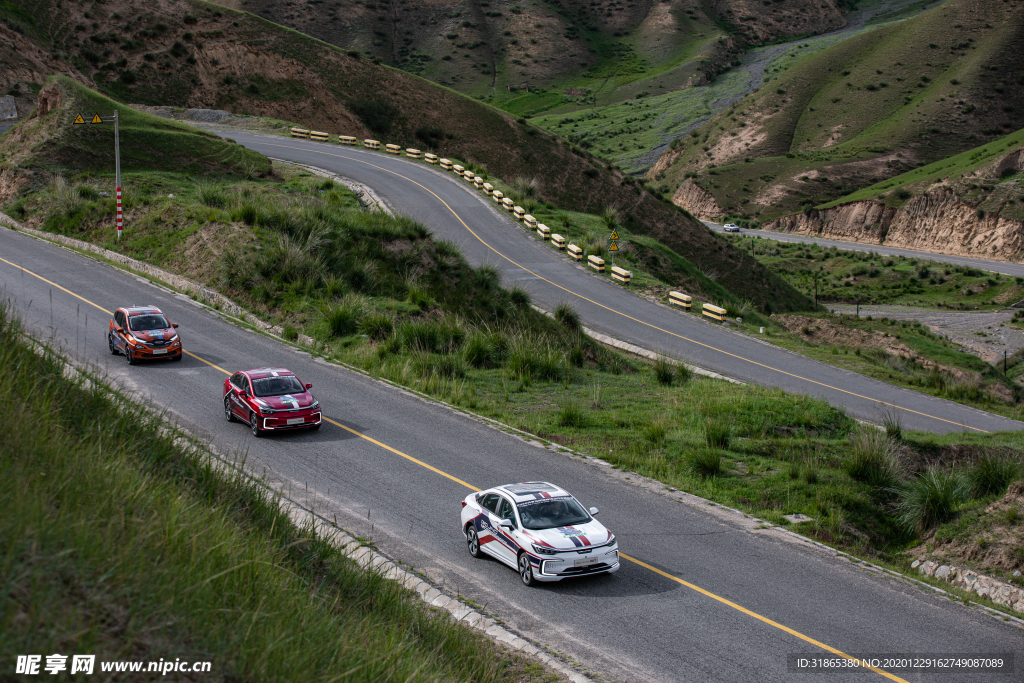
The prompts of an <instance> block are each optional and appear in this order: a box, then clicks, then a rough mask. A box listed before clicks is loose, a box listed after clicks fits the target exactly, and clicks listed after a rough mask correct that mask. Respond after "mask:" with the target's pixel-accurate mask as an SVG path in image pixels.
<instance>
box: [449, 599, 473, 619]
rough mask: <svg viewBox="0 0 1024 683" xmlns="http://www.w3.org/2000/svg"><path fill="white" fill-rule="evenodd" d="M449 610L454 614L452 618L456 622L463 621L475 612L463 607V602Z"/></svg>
mask: <svg viewBox="0 0 1024 683" xmlns="http://www.w3.org/2000/svg"><path fill="white" fill-rule="evenodd" d="M448 608H449V611H450V612H451V613H452V616H453V617H455V621H462V619H463V618H464V617H465V616H466V615H467V614H469V613H470V612H472V611H473V610H471V609H470V608H468V607H466V606H465V605H463V604H462V603H461V602H460V603H457V604H454V605H449V606H448Z"/></svg>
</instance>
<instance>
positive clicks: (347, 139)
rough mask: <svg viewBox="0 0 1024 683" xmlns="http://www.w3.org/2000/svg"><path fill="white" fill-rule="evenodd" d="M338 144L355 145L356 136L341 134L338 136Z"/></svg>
mask: <svg viewBox="0 0 1024 683" xmlns="http://www.w3.org/2000/svg"><path fill="white" fill-rule="evenodd" d="M338 144H339V145H354V144H356V139H355V138H354V137H352V136H351V135H339V136H338Z"/></svg>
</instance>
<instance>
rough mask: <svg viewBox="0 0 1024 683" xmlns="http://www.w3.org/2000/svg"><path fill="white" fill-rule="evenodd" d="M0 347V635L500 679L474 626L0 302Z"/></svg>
mask: <svg viewBox="0 0 1024 683" xmlns="http://www.w3.org/2000/svg"><path fill="white" fill-rule="evenodd" d="M4 312H5V311H4ZM0 362H2V363H3V366H4V367H5V368H6V371H5V372H4V373H3V375H2V376H0V400H2V401H3V402H4V404H5V405H7V406H8V413H7V417H8V419H7V420H4V421H3V422H2V423H0V443H3V448H0V467H2V470H3V472H4V476H3V477H2V478H0V498H2V499H3V500H4V501H5V508H6V509H5V513H4V514H3V515H0V539H3V541H2V542H0V575H2V576H4V577H5V585H4V594H5V599H4V600H3V601H0V649H2V650H3V651H4V652H29V653H31V652H46V653H50V652H63V653H68V652H83V651H84V652H89V653H93V654H96V655H97V656H98V658H99V659H100V660H101V661H102V660H118V659H125V658H126V657H128V658H130V659H148V660H150V661H155V660H157V659H159V658H161V657H162V658H164V659H169V660H173V659H174V658H176V657H179V658H182V659H188V660H211V661H212V662H213V663H214V664H213V666H214V671H215V677H216V678H219V679H224V680H229V679H230V680H251V681H297V680H302V681H328V680H338V676H339V674H342V673H344V674H345V680H347V681H365V682H367V683H369V682H371V681H373V682H377V681H384V680H390V681H422V682H431V683H432V682H434V681H436V682H438V683H441V682H442V681H452V680H460V681H462V680H473V681H488V682H490V681H500V680H506V679H507V680H511V676H509V675H506V674H505V673H503V669H504V665H503V664H502V663H501V661H500V660H501V658H498V657H495V656H494V653H493V648H492V646H491V645H490V644H489V643H487V642H486V641H485V640H484V639H483V638H482V637H481V636H479V635H477V634H476V633H474V632H472V631H471V630H469V629H468V628H465V627H461V626H458V625H457V624H455V623H453V622H451V621H450V620H448V619H446V618H443V617H437V616H434V615H433V614H431V612H430V611H429V610H428V609H427V608H425V607H424V606H423V604H422V603H421V602H420V601H419V599H418V598H417V597H416V596H414V595H412V594H411V593H410V592H409V591H407V590H405V589H403V588H401V587H399V586H398V585H397V584H395V583H393V582H390V581H387V580H384V579H383V578H381V577H380V576H379V575H377V574H374V573H371V572H367V571H364V570H362V569H361V568H359V567H358V566H357V565H355V564H354V563H353V562H351V561H349V560H348V559H347V558H345V557H344V556H342V555H341V554H340V553H339V551H338V550H337V549H336V548H334V547H333V546H332V545H331V544H329V543H328V542H326V541H324V540H321V539H320V538H318V537H317V535H316V534H314V533H313V532H312V530H311V529H308V528H296V527H295V526H294V525H293V524H292V523H291V521H290V519H289V517H288V516H287V515H286V514H284V513H283V512H281V511H280V509H279V508H278V506H277V503H276V501H275V499H274V498H273V496H272V495H270V494H268V492H267V491H266V489H264V488H262V487H261V486H259V485H257V484H256V483H254V482H253V481H252V480H249V479H247V478H243V477H240V476H234V475H231V474H229V473H226V471H225V469H224V468H223V467H215V466H213V465H212V464H211V462H212V458H211V456H210V455H209V454H208V453H203V452H201V451H199V450H184V447H183V446H182V445H181V442H179V441H176V436H177V435H176V434H175V433H173V432H167V431H165V430H164V429H163V424H162V423H161V421H160V420H159V419H158V418H157V417H155V416H154V415H152V414H150V413H147V412H146V410H145V409H144V408H143V407H141V405H140V402H139V401H137V400H135V399H119V398H115V397H114V396H113V395H112V394H110V393H107V391H106V390H105V389H103V388H102V387H101V386H100V385H98V384H92V383H88V382H86V381H85V380H82V379H74V378H70V377H68V376H66V375H65V373H64V372H63V367H62V366H61V365H60V364H59V363H58V362H57V361H56V359H55V358H54V356H53V355H52V354H51V353H48V352H47V353H42V354H37V353H35V352H33V351H32V350H31V349H30V348H29V347H28V346H27V345H26V344H25V343H24V342H23V341H22V340H21V339H20V338H19V336H18V330H17V327H16V326H15V325H13V324H12V323H11V322H10V321H9V320H7V319H6V317H4V316H3V315H2V314H0ZM30 394H31V396H32V401H31V402H29V401H25V400H23V399H24V397H25V396H27V395H30ZM126 647H128V648H129V649H130V654H129V653H128V650H126V649H125V648H126ZM517 680H518V674H517Z"/></svg>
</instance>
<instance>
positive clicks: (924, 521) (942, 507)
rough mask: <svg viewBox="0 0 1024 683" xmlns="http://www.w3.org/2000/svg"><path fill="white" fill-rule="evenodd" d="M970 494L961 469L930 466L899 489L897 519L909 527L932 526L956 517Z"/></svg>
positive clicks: (917, 529)
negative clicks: (960, 505) (960, 506)
mask: <svg viewBox="0 0 1024 683" xmlns="http://www.w3.org/2000/svg"><path fill="white" fill-rule="evenodd" d="M966 494H967V485H966V482H965V481H964V478H963V477H962V476H960V473H959V472H957V471H955V470H943V469H938V468H935V467H933V468H929V469H927V470H925V471H924V472H922V473H921V474H920V475H919V476H918V477H916V478H915V479H913V480H911V481H910V482H909V483H907V484H906V485H904V486H903V487H902V488H901V489H900V490H899V500H898V501H897V502H896V510H897V519H898V520H899V522H900V524H901V525H902V526H903V527H904V528H905V529H907V530H908V531H912V530H916V531H919V532H920V531H924V530H926V529H930V528H932V527H933V526H935V525H937V524H942V523H943V522H948V521H949V520H950V519H952V518H953V516H954V515H955V514H956V510H957V506H958V505H959V504H960V503H961V502H962V501H963V500H964V499H965V497H966Z"/></svg>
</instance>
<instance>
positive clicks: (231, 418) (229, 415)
mask: <svg viewBox="0 0 1024 683" xmlns="http://www.w3.org/2000/svg"><path fill="white" fill-rule="evenodd" d="M224 417H225V418H226V419H227V421H228V422H235V421H236V420H237V419H238V418H237V417H235V413H234V411H232V410H231V397H230V396H225V397H224Z"/></svg>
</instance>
